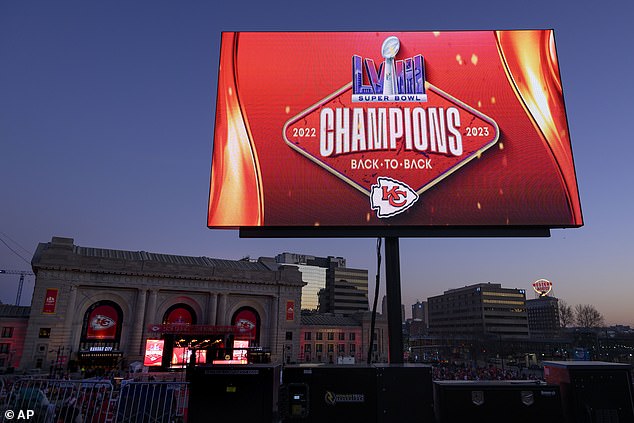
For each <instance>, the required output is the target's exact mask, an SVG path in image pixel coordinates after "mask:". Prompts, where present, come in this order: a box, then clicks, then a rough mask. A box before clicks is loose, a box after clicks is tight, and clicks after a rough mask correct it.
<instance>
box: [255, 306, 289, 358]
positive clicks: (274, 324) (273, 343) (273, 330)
mask: <svg viewBox="0 0 634 423" xmlns="http://www.w3.org/2000/svg"><path fill="white" fill-rule="evenodd" d="M279 313H280V298H279V297H277V296H276V297H273V298H272V300H271V310H270V315H271V318H270V322H271V325H270V329H269V330H270V333H269V342H270V348H271V352H272V353H273V355H275V356H277V358H278V360H280V361H282V360H283V357H284V337H282V335H281V334H280V328H279V327H278V322H279ZM260 342H262V341H260Z"/></svg>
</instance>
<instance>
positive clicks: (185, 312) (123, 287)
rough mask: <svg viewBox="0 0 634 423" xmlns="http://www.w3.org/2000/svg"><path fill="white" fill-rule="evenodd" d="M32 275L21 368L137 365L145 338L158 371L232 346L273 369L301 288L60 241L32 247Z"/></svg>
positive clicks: (278, 272) (200, 261)
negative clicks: (157, 350)
mask: <svg viewBox="0 0 634 423" xmlns="http://www.w3.org/2000/svg"><path fill="white" fill-rule="evenodd" d="M32 267H33V271H34V272H35V274H36V281H35V288H34V292H33V299H32V304H31V314H30V317H29V324H28V329H27V333H26V338H25V342H24V353H23V356H22V361H21V367H22V368H25V369H28V368H44V369H47V368H48V366H51V367H52V366H53V365H54V364H55V365H58V364H59V363H62V365H63V366H65V367H70V365H71V364H75V365H76V366H77V367H79V368H90V367H98V368H103V369H112V368H121V369H125V368H126V366H127V365H129V364H130V363H133V362H138V361H140V362H142V361H143V360H144V358H145V356H146V355H147V354H146V346H147V345H149V343H146V341H147V340H148V339H151V340H158V341H162V342H163V343H164V344H165V345H164V351H165V355H164V357H163V358H162V359H160V360H159V361H160V364H157V365H158V366H159V367H163V368H165V367H170V366H171V365H172V364H174V363H173V362H172V356H174V357H175V356H176V353H175V352H174V351H176V350H177V349H179V348H181V347H183V348H184V349H191V351H194V352H196V351H198V352H200V351H205V352H206V356H207V357H211V356H213V358H218V359H223V358H225V357H226V358H231V357H232V353H233V351H232V349H233V345H235V344H234V343H233V342H234V341H235V340H239V339H246V340H248V341H249V343H248V346H249V348H257V349H259V350H262V351H268V352H269V353H270V357H271V359H272V360H273V361H281V360H282V359H283V358H284V356H285V355H288V354H291V356H292V359H293V360H296V359H297V354H298V352H299V332H300V313H299V310H300V308H301V303H300V301H301V289H302V286H303V285H304V283H303V282H302V279H301V273H300V272H299V271H297V269H295V268H284V267H282V268H279V269H278V268H277V267H275V268H272V267H269V266H267V265H266V264H264V263H262V262H253V261H243V260H240V261H232V260H221V259H214V258H208V257H187V256H176V255H167V254H157V253H148V252H145V251H136V252H135V251H122V250H111V249H101V248H90V247H82V246H77V245H75V244H74V240H73V239H71V238H61V237H53V238H52V240H51V242H47V243H40V244H39V246H38V248H37V251H36V252H35V255H34V257H33V260H32ZM295 309H296V310H297V313H295ZM203 341H205V342H203ZM190 354H191V353H190ZM202 361H203V362H204V361H205V358H204V357H203V359H202Z"/></svg>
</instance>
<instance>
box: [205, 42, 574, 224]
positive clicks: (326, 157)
mask: <svg viewBox="0 0 634 423" xmlns="http://www.w3.org/2000/svg"><path fill="white" fill-rule="evenodd" d="M214 130H215V132H214V150H213V157H212V172H211V185H210V197H209V213H208V226H209V227H213V228H223V227H224V228H238V227H242V228H248V227H262V226H265V227H273V228H275V227H315V226H326V227H329V226H330V227H367V226H369V227H384V226H401V227H408V226H422V227H446V226H496V227H500V226H501V227H548V228H552V227H577V226H581V225H582V224H583V220H582V215H581V206H580V201H579V196H578V189H577V181H576V176H575V169H574V164H573V158H572V148H571V145H570V135H569V132H568V125H567V121H566V114H565V108H564V102H563V92H562V84H561V78H560V75H559V63H558V60H557V55H556V51H555V41H554V34H553V31H552V30H527V31H447V32H445V31H441V32H360V33H359V32H293V33H284V32H270V33H262V32H258V33H251V32H240V33H234V32H225V33H223V34H222V44H221V53H220V71H219V77H218V98H217V106H216V124H215V129H214ZM342 204H345V207H342Z"/></svg>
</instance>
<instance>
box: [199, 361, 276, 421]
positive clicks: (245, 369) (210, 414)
mask: <svg viewBox="0 0 634 423" xmlns="http://www.w3.org/2000/svg"><path fill="white" fill-rule="evenodd" d="M280 371H281V369H280V366H279V365H271V364H268V365H267V364H247V365H216V366H198V367H194V368H192V369H188V373H187V378H188V380H189V382H190V388H189V411H188V413H189V414H188V416H189V417H188V421H190V422H208V421H209V422H211V421H245V422H247V421H249V422H264V423H266V422H278V421H279V416H278V412H277V411H278V410H277V405H278V404H277V402H278V392H279V386H280V384H279V381H280V376H281V373H280Z"/></svg>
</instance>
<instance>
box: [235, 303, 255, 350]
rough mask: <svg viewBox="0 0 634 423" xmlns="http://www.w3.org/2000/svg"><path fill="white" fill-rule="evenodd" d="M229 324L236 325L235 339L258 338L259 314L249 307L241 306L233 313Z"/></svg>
mask: <svg viewBox="0 0 634 423" xmlns="http://www.w3.org/2000/svg"><path fill="white" fill-rule="evenodd" d="M231 325H232V326H237V327H238V333H237V334H236V339H240V338H242V339H250V340H253V341H254V342H256V343H258V342H259V340H260V315H259V314H258V312H257V311H255V310H254V309H252V308H251V307H242V308H240V309H238V311H236V312H235V313H234V314H233V317H232V318H231Z"/></svg>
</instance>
